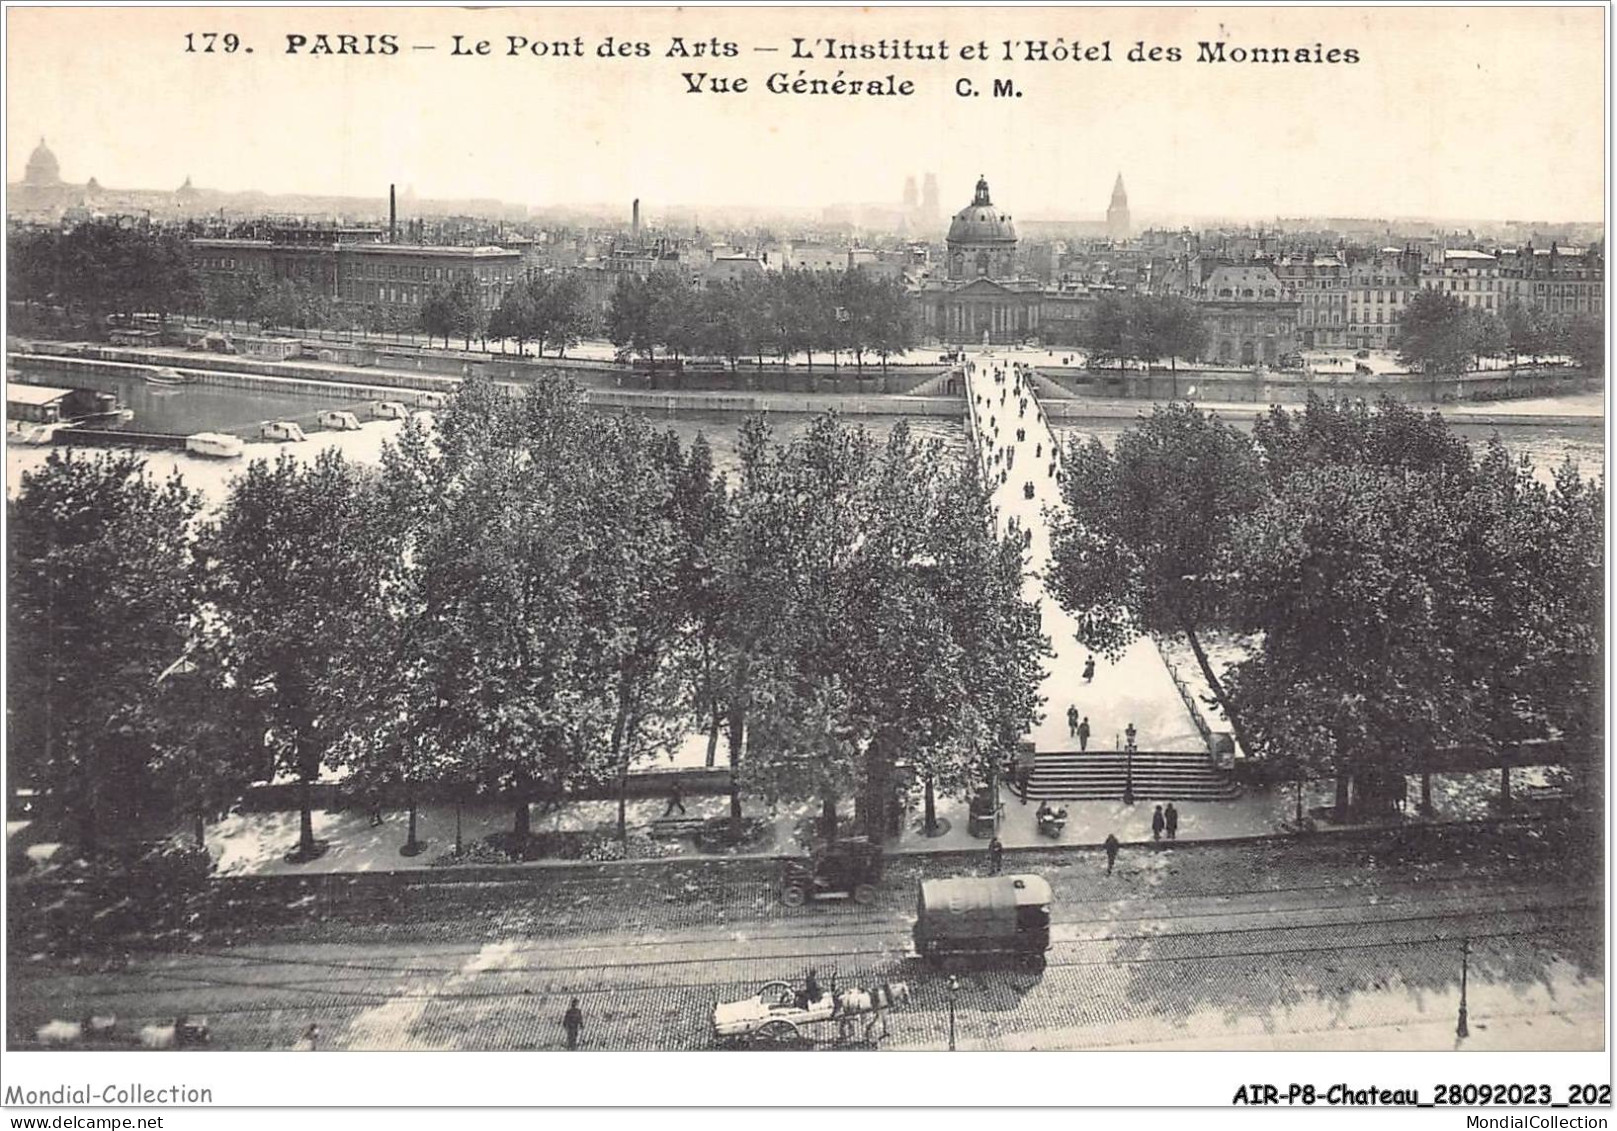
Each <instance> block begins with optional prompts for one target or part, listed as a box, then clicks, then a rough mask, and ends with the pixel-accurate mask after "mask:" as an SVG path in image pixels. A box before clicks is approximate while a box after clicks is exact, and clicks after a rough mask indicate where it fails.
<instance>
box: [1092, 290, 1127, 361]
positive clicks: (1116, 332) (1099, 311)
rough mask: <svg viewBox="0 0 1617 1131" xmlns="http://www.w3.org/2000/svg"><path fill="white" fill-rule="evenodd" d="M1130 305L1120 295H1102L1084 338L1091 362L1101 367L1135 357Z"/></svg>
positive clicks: (1096, 304)
mask: <svg viewBox="0 0 1617 1131" xmlns="http://www.w3.org/2000/svg"><path fill="white" fill-rule="evenodd" d="M1131 314H1132V311H1131V309H1130V307H1129V304H1128V302H1127V301H1126V300H1125V299H1123V298H1122V297H1120V296H1118V295H1112V294H1107V295H1102V296H1101V297H1100V298H1099V299H1098V300H1097V301H1096V303H1095V313H1094V314H1093V316H1092V317H1091V318H1090V321H1089V326H1088V328H1087V332H1086V333H1085V335H1084V348H1085V349H1086V350H1088V352H1089V360H1090V361H1091V363H1093V364H1096V365H1098V366H1105V365H1106V364H1108V363H1110V362H1115V361H1125V360H1128V359H1130V358H1132V357H1133V356H1134V353H1133V334H1134V325H1133V319H1132V317H1131Z"/></svg>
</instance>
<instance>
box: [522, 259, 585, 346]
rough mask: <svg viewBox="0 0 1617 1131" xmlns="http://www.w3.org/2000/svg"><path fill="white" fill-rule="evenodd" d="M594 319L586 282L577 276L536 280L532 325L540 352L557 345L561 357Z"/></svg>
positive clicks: (582, 334) (577, 341) (549, 277)
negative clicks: (586, 293) (585, 285)
mask: <svg viewBox="0 0 1617 1131" xmlns="http://www.w3.org/2000/svg"><path fill="white" fill-rule="evenodd" d="M592 323H593V320H592V319H591V317H590V312H589V306H588V304H587V302H586V301H585V296H584V285H583V284H582V283H581V282H580V281H579V279H578V276H576V275H546V276H542V277H541V278H540V279H539V280H537V281H536V283H535V292H534V314H533V327H534V333H533V336H534V338H535V339H536V340H537V341H538V342H539V349H540V352H541V353H543V352H544V349H545V347H546V346H549V347H551V348H554V349H555V351H556V354H557V356H558V357H565V356H566V354H567V351H568V350H569V349H571V348H572V347H573V346H576V345H577V344H578V343H579V340H580V339H581V338H582V337H583V336H584V335H585V334H586V333H588V332H589V330H590V328H591V326H592Z"/></svg>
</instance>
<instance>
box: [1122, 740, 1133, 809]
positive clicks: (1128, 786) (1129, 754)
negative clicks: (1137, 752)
mask: <svg viewBox="0 0 1617 1131" xmlns="http://www.w3.org/2000/svg"><path fill="white" fill-rule="evenodd" d="M1133 729H1134V725H1133V724H1132V723H1130V724H1129V730H1131V731H1132V730H1133ZM1123 804H1124V805H1133V804H1134V737H1133V735H1130V736H1129V740H1128V741H1127V742H1126V743H1124V744H1123Z"/></svg>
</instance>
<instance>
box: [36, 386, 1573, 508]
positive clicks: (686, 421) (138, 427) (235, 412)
mask: <svg viewBox="0 0 1617 1131" xmlns="http://www.w3.org/2000/svg"><path fill="white" fill-rule="evenodd" d="M18 371H19V372H20V373H22V374H27V368H26V366H25V365H24V366H18ZM35 379H36V380H40V381H42V382H44V383H50V384H57V383H66V381H64V379H63V378H62V377H60V376H57V375H50V376H46V375H43V374H42V375H39V376H37V377H36V378H35ZM70 380H71V382H72V383H73V384H75V385H84V386H86V387H93V388H98V389H102V390H104V391H107V392H115V393H117V394H118V395H119V396H120V397H121V398H122V399H123V402H124V404H126V405H127V406H129V407H130V408H132V409H134V412H135V416H134V419H133V420H132V421H130V423H129V424H128V425H126V427H128V428H130V429H132V430H135V431H140V432H169V433H178V434H188V433H191V432H202V431H209V432H232V433H235V434H237V435H240V436H242V437H243V438H244V439H247V440H249V443H248V444H247V450H246V455H247V458H248V459H254V458H273V457H274V456H275V455H276V454H277V453H278V452H280V451H295V452H296V453H297V454H299V455H301V456H308V455H312V454H313V453H314V452H316V451H319V450H320V449H321V448H324V447H327V446H335V447H338V448H340V449H341V450H342V451H343V452H344V454H346V455H348V456H349V457H350V458H353V459H358V460H363V461H367V462H372V461H375V460H376V459H377V458H379V456H380V453H381V449H382V445H383V444H384V443H385V442H386V441H387V440H388V439H389V438H391V437H392V436H393V435H394V434H395V433H396V432H397V431H398V429H399V424H398V423H397V422H396V421H370V422H366V423H365V425H364V427H363V428H362V429H361V430H360V431H358V432H320V431H318V430H316V427H315V419H316V417H317V416H318V415H319V413H321V412H323V411H327V410H331V409H348V410H355V409H358V408H360V406H359V405H358V404H354V403H349V402H346V401H343V400H340V399H328V398H320V397H307V396H300V395H298V394H295V393H285V392H278V391H277V392H259V391H257V390H247V389H235V388H216V387H212V386H202V385H186V386H180V387H163V386H154V385H148V384H146V383H145V382H144V381H142V380H139V379H129V378H96V379H91V378H84V377H73V378H71V379H70ZM612 411H618V410H612ZM359 415H360V418H361V420H363V419H364V414H363V413H360V414H359ZM812 419H813V417H812V416H809V415H807V414H798V413H771V414H769V415H768V416H767V420H768V423H769V424H770V426H771V428H772V429H773V430H774V432H775V435H776V436H777V437H779V438H782V439H784V438H787V437H790V436H792V435H794V434H796V433H798V432H800V431H802V430H803V429H804V428H806V427H807V426H808V423H809V421H810V420H812ZM848 419H849V421H850V423H856V424H858V425H859V426H861V427H863V428H865V429H866V430H867V431H869V432H871V433H872V434H873V435H874V436H875V437H876V438H878V439H883V438H885V437H886V436H887V434H888V433H889V432H890V431H891V430H892V428H893V426H894V425H895V424H896V423H897V422H898V420H899V419H901V418H899V417H889V416H868V417H858V418H848ZM907 419H908V423H909V426H910V430H911V432H912V433H913V434H914V435H916V436H917V437H919V438H922V439H933V438H935V439H938V440H940V441H942V443H943V446H944V448H945V450H947V451H949V452H951V453H961V452H964V451H965V447H966V437H965V426H964V423H963V422H962V421H961V420H958V419H951V418H945V417H935V416H932V417H928V416H918V417H911V418H907ZM266 420H293V421H296V422H298V423H299V424H301V425H303V427H304V429H305V430H306V431H308V432H309V442H308V443H306V444H296V445H279V444H273V443H259V442H252V438H253V437H254V436H255V435H256V432H257V427H258V425H259V423H260V422H262V421H266ZM741 422H742V417H740V416H739V415H736V414H733V413H703V412H677V413H671V414H670V413H658V414H656V415H655V417H654V419H653V423H655V424H656V425H657V426H658V427H665V428H669V429H671V430H672V431H674V432H675V433H676V434H677V435H678V436H679V438H680V440H681V441H682V442H684V443H687V444H688V443H689V442H690V441H691V440H693V439H695V437H696V436H697V434H698V433H700V434H702V435H703V436H705V437H706V438H707V441H708V443H709V444H710V445H711V446H712V448H713V456H714V463H715V465H716V466H717V467H718V468H719V469H720V470H722V471H725V472H730V473H733V472H734V471H735V469H736V467H737V465H738V462H739V461H738V455H737V441H738V439H739V431H740V426H741ZM1129 425H1130V422H1129V421H1128V420H1123V419H1110V418H1108V419H1092V420H1082V419H1080V420H1076V421H1063V422H1060V423H1058V424H1057V426H1056V433H1057V434H1058V435H1059V436H1060V437H1061V438H1062V439H1063V440H1065V439H1067V438H1070V437H1074V436H1076V437H1081V438H1084V439H1089V438H1096V439H1099V440H1100V441H1101V442H1102V443H1104V444H1107V445H1108V446H1109V445H1111V444H1112V443H1113V442H1114V441H1115V440H1116V438H1117V437H1118V436H1119V435H1120V434H1121V433H1122V432H1123V431H1124V429H1126V428H1128V427H1129ZM1456 430H1457V431H1458V432H1459V433H1460V434H1461V435H1464V436H1465V437H1466V438H1467V439H1470V440H1472V441H1473V442H1477V443H1480V442H1483V441H1486V439H1487V438H1488V436H1489V435H1491V434H1492V432H1493V431H1495V429H1493V428H1490V427H1487V426H1484V425H1469V424H1468V425H1460V426H1457V429H1456ZM1497 431H1498V432H1499V434H1500V436H1501V438H1502V439H1503V440H1504V441H1505V443H1506V444H1507V445H1508V446H1509V447H1510V448H1511V449H1512V450H1513V451H1515V452H1517V453H1519V454H1521V455H1525V456H1526V457H1527V458H1528V460H1529V461H1530V462H1531V463H1532V465H1533V467H1534V469H1535V471H1537V472H1538V474H1539V475H1540V476H1541V477H1544V478H1547V477H1548V476H1549V475H1550V474H1551V472H1552V469H1553V468H1554V467H1556V466H1557V465H1559V464H1560V462H1561V461H1562V460H1563V459H1567V458H1570V459H1572V460H1573V461H1574V462H1575V463H1576V464H1577V465H1578V466H1579V468H1580V470H1581V471H1582V472H1583V473H1584V474H1585V475H1587V476H1596V475H1603V473H1604V464H1605V432H1604V424H1603V422H1602V421H1599V420H1592V421H1591V422H1590V424H1589V425H1587V426H1583V425H1579V426H1566V425H1546V426H1537V425H1508V426H1505V427H1502V428H1499V429H1498V430H1497ZM45 454H46V449H40V448H26V447H21V446H9V447H8V448H7V452H6V480H7V488H8V492H11V493H15V491H16V490H17V487H18V484H19V481H20V476H21V475H22V474H23V473H24V472H26V471H27V470H29V469H31V468H34V467H37V466H39V465H40V464H42V463H43V462H44V460H45ZM146 454H147V459H148V464H149V466H150V467H151V469H152V470H153V471H154V472H155V473H156V474H158V475H167V474H168V473H169V472H170V471H178V472H179V473H180V474H181V475H182V476H183V477H184V478H185V480H186V481H187V482H188V483H190V484H191V485H192V486H193V487H196V488H197V489H198V490H201V491H202V492H203V493H204V495H205V496H207V497H208V498H209V499H210V500H214V501H217V500H218V499H220V498H222V497H223V496H224V493H225V490H226V488H227V485H228V483H229V480H230V478H231V477H232V475H233V474H234V473H235V469H236V468H238V467H240V466H241V464H240V463H239V462H236V461H228V462H225V461H217V460H209V459H205V458H202V457H197V456H191V455H188V454H186V453H184V452H169V451H151V452H148V453H146Z"/></svg>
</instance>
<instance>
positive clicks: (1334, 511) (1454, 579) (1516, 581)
mask: <svg viewBox="0 0 1617 1131" xmlns="http://www.w3.org/2000/svg"><path fill="white" fill-rule="evenodd" d="M1254 438H1255V441H1256V443H1257V446H1258V449H1259V451H1260V453H1261V454H1262V456H1263V462H1264V466H1265V468H1266V470H1267V472H1268V474H1269V477H1270V480H1271V483H1272V488H1273V495H1272V498H1271V499H1270V500H1269V501H1267V502H1266V503H1265V504H1264V506H1263V507H1262V508H1261V509H1260V510H1258V511H1256V512H1254V513H1253V514H1252V515H1250V516H1249V517H1248V518H1247V519H1245V520H1243V521H1242V523H1241V524H1240V525H1239V526H1238V528H1237V531H1236V537H1235V539H1234V545H1235V549H1233V550H1232V552H1231V554H1230V556H1229V575H1230V577H1231V578H1232V580H1233V581H1234V582H1235V584H1236V589H1237V592H1238V593H1239V594H1240V601H1241V604H1242V612H1241V615H1240V619H1241V621H1242V622H1243V623H1244V625H1245V627H1247V628H1249V629H1252V630H1255V631H1257V632H1260V633H1262V637H1261V640H1262V646H1261V651H1260V652H1259V654H1258V655H1256V656H1254V657H1253V658H1252V659H1250V660H1249V661H1247V662H1246V663H1243V664H1241V665H1238V666H1237V668H1236V669H1235V670H1234V671H1233V672H1232V673H1231V677H1230V681H1229V684H1230V695H1231V697H1232V699H1233V700H1235V702H1236V703H1237V705H1238V707H1239V709H1240V711H1241V715H1242V719H1243V722H1244V723H1245V724H1246V725H1247V726H1248V727H1249V729H1250V732H1251V734H1252V742H1253V745H1252V746H1251V747H1250V749H1251V750H1252V752H1253V753H1256V754H1259V755H1262V756H1265V757H1268V758H1271V759H1276V758H1278V759H1292V760H1301V761H1302V762H1304V763H1307V764H1309V765H1310V766H1311V767H1312V768H1313V769H1314V770H1315V771H1316V772H1326V773H1333V774H1335V775H1337V778H1338V804H1339V806H1340V807H1346V806H1347V805H1348V803H1349V802H1350V800H1351V799H1352V790H1353V787H1354V783H1355V782H1356V781H1359V782H1360V783H1361V784H1365V785H1368V786H1369V787H1370V789H1369V793H1370V800H1371V801H1374V800H1375V794H1376V790H1375V783H1376V781H1377V779H1378V778H1391V777H1396V776H1397V775H1398V774H1400V773H1403V772H1406V771H1407V770H1408V769H1410V768H1412V767H1415V766H1422V765H1426V764H1429V758H1430V755H1431V753H1432V751H1434V750H1435V749H1437V748H1439V747H1443V746H1462V747H1466V748H1471V749H1480V750H1484V751H1489V752H1492V753H1494V754H1496V755H1497V756H1500V757H1501V758H1505V757H1507V756H1509V755H1510V754H1511V752H1512V751H1515V750H1518V749H1522V748H1524V747H1523V744H1524V743H1529V744H1530V743H1534V742H1540V743H1542V742H1551V743H1555V744H1558V745H1557V746H1556V747H1555V748H1554V749H1555V750H1556V751H1557V752H1558V754H1557V755H1556V756H1564V757H1565V758H1566V759H1567V761H1568V763H1569V764H1571V765H1574V766H1578V765H1582V766H1588V765H1590V764H1591V758H1590V756H1589V753H1588V752H1589V751H1591V750H1595V749H1599V743H1600V740H1599V737H1598V736H1599V735H1600V723H1599V721H1598V716H1599V711H1598V706H1597V705H1598V701H1599V694H1598V683H1597V682H1596V681H1595V680H1594V679H1593V672H1595V671H1596V670H1597V669H1598V666H1599V662H1600V646H1599V643H1598V639H1597V638H1598V631H1597V630H1596V628H1595V626H1596V625H1598V624H1599V623H1600V622H1601V618H1602V616H1603V612H1604V610H1603V604H1602V596H1601V594H1600V593H1599V585H1598V582H1597V581H1596V579H1597V578H1598V577H1599V575H1600V572H1601V568H1600V564H1599V562H1600V551H1599V546H1600V545H1601V535H1600V533H1599V530H1600V524H1599V522H1598V521H1597V520H1596V519H1595V517H1594V515H1595V513H1596V511H1597V510H1598V509H1599V507H1600V506H1602V505H1603V495H1602V492H1601V491H1600V490H1599V488H1598V487H1597V486H1594V485H1591V484H1589V483H1587V482H1586V481H1584V480H1583V479H1582V478H1581V477H1579V476H1578V475H1577V474H1576V472H1575V471H1573V470H1572V469H1571V468H1564V469H1562V471H1561V472H1559V473H1558V474H1557V476H1556V481H1555V483H1554V485H1553V487H1550V488H1546V487H1545V485H1544V484H1542V483H1540V482H1538V481H1537V480H1536V478H1535V477H1534V476H1533V475H1532V473H1531V471H1530V469H1529V468H1528V467H1527V466H1526V465H1525V464H1523V463H1521V462H1520V461H1517V460H1514V459H1512V458H1511V457H1510V456H1509V455H1508V454H1507V453H1506V451H1505V449H1504V447H1503V445H1502V444H1500V443H1499V442H1498V441H1497V439H1496V440H1495V441H1493V442H1491V443H1490V444H1489V446H1488V448H1487V449H1486V451H1485V452H1484V453H1483V455H1482V457H1481V458H1480V459H1479V458H1476V457H1475V456H1474V455H1473V453H1472V451H1471V449H1470V447H1469V445H1467V444H1466V442H1465V441H1464V440H1463V439H1462V438H1460V437H1458V436H1455V435H1454V434H1452V433H1451V432H1450V431H1449V430H1448V428H1447V426H1446V425H1445V424H1444V423H1443V421H1442V418H1441V417H1440V416H1438V415H1437V414H1436V413H1431V414H1429V415H1425V416H1423V415H1421V414H1419V413H1417V412H1414V411H1412V410H1410V409H1409V408H1407V407H1405V406H1403V405H1400V404H1397V403H1396V402H1392V401H1383V402H1382V403H1381V404H1380V405H1378V406H1377V407H1376V408H1375V409H1374V410H1373V411H1372V410H1370V409H1368V408H1367V407H1366V406H1364V405H1362V404H1359V405H1348V404H1341V403H1338V404H1325V403H1322V402H1311V403H1310V405H1309V407H1308V409H1307V411H1306V412H1305V413H1303V414H1294V413H1287V412H1286V411H1285V410H1281V409H1276V410H1273V411H1272V412H1271V413H1270V414H1269V416H1268V417H1266V418H1264V419H1260V421H1259V422H1258V424H1257V426H1256V427H1255V429H1254ZM1506 765H1507V766H1508V762H1507V763H1506ZM1505 772H1506V774H1507V775H1508V769H1507V770H1506V771H1505ZM1361 779H1362V781H1361Z"/></svg>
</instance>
